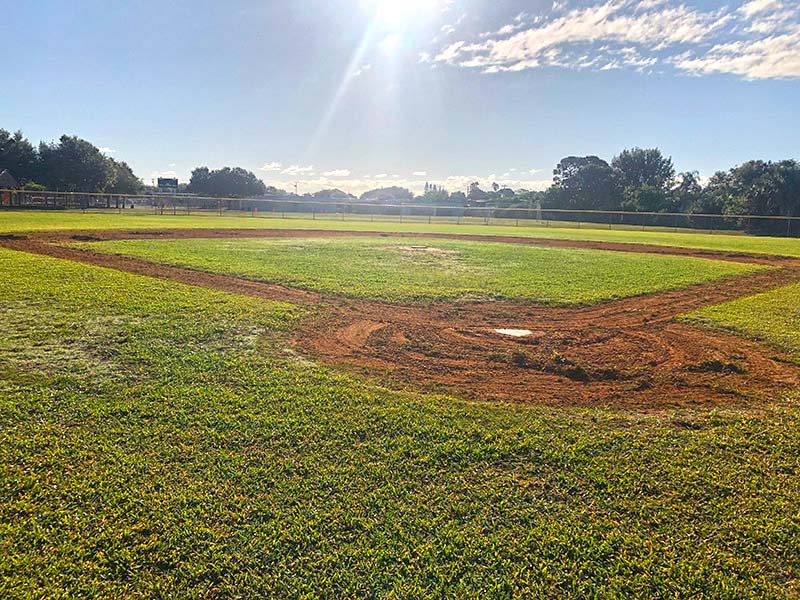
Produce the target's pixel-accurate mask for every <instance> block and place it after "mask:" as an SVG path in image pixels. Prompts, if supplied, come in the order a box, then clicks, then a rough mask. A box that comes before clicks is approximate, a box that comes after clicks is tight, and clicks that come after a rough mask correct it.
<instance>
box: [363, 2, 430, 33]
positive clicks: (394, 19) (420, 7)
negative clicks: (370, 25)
mask: <svg viewBox="0 0 800 600" xmlns="http://www.w3.org/2000/svg"><path fill="white" fill-rule="evenodd" d="M371 4H372V6H373V7H374V11H375V18H376V20H377V21H379V22H380V23H382V24H384V25H386V26H388V27H401V26H403V25H406V24H408V23H409V22H410V21H411V20H412V19H414V18H417V17H419V16H420V15H422V14H423V13H424V12H425V11H427V10H428V9H430V8H432V7H433V6H434V5H435V4H436V0H373V1H372V2H371Z"/></svg>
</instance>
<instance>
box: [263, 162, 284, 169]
mask: <svg viewBox="0 0 800 600" xmlns="http://www.w3.org/2000/svg"><path fill="white" fill-rule="evenodd" d="M282 168H283V164H281V163H279V162H270V163H266V164H265V165H264V166H263V167H261V170H262V171H280V170H281V169H282Z"/></svg>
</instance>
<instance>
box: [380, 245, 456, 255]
mask: <svg viewBox="0 0 800 600" xmlns="http://www.w3.org/2000/svg"><path fill="white" fill-rule="evenodd" d="M382 249H383V250H394V251H395V252H402V253H403V254H406V255H411V256H413V255H419V254H440V255H444V254H458V250H451V249H449V248H436V247H435V246H385V247H384V248H382Z"/></svg>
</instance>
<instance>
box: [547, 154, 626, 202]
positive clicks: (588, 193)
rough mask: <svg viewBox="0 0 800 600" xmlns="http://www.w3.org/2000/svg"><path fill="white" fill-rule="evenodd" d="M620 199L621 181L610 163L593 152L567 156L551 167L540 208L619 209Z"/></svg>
mask: <svg viewBox="0 0 800 600" xmlns="http://www.w3.org/2000/svg"><path fill="white" fill-rule="evenodd" d="M621 203H622V185H621V181H620V179H619V176H618V173H617V172H616V171H615V170H614V169H613V168H611V165H609V164H608V163H607V162H606V161H604V160H603V159H601V158H598V157H597V156H568V157H566V158H564V159H562V160H561V161H560V162H559V163H558V165H557V166H556V168H555V170H554V171H553V186H552V188H551V189H550V191H549V193H548V194H547V197H546V198H545V200H544V208H568V209H578V210H580V209H584V210H619V208H620V205H621Z"/></svg>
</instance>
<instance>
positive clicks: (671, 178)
mask: <svg viewBox="0 0 800 600" xmlns="http://www.w3.org/2000/svg"><path fill="white" fill-rule="evenodd" d="M611 166H612V167H613V168H615V169H617V170H618V171H619V173H620V177H621V180H622V185H623V186H624V187H626V188H628V187H644V186H646V185H647V186H650V187H652V188H655V189H658V190H663V191H665V192H666V191H669V190H670V189H671V188H672V185H673V184H674V182H675V167H674V166H673V165H672V159H671V158H666V157H665V156H664V155H663V154H662V153H661V150H659V149H658V148H632V149H630V150H623V151H622V152H620V153H619V155H618V156H615V157H614V159H613V160H612V161H611Z"/></svg>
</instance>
